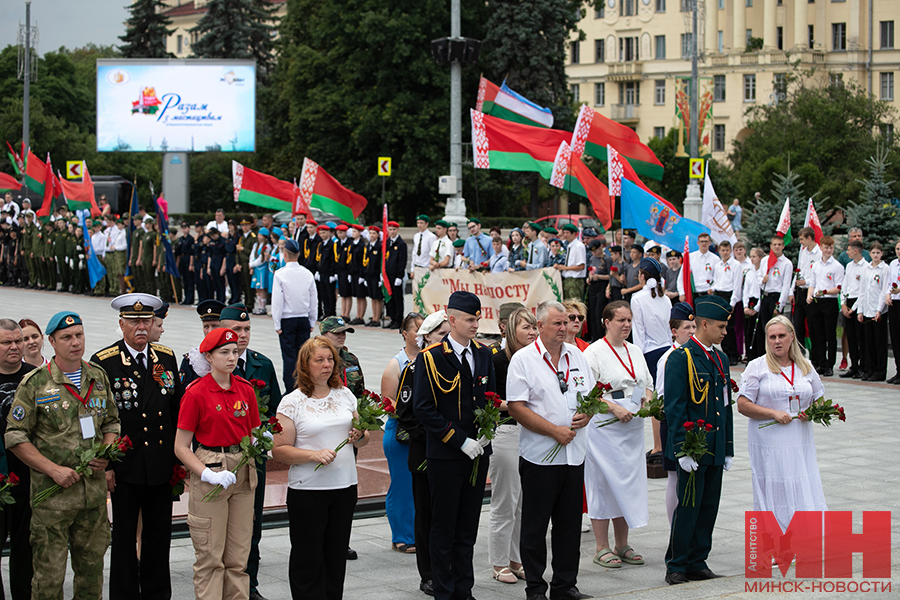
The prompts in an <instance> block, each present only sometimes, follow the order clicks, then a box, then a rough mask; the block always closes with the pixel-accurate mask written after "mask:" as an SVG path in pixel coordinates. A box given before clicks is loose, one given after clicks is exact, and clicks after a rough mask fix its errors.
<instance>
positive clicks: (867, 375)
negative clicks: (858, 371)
mask: <svg viewBox="0 0 900 600" xmlns="http://www.w3.org/2000/svg"><path fill="white" fill-rule="evenodd" d="M871 378H872V372H871V371H866V372H865V373H863V374H862V376H861V377H860V378H859V379H860V381H869V380H870V379H871Z"/></svg>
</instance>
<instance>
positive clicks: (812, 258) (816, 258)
mask: <svg viewBox="0 0 900 600" xmlns="http://www.w3.org/2000/svg"><path fill="white" fill-rule="evenodd" d="M817 262H822V249H821V248H819V245H818V244H816V245H815V246H813V249H812V250H807V249H806V246H804V245H802V244H801V245H800V254H799V255H798V256H797V268H798V269H800V275H799V277H797V279H802V280H803V281H805V282H806V283H804V284H803V285H800V284H797V287H798V288H808V287H809V278H810V277H812V272H813V267H814V266H815V265H816V263H817Z"/></svg>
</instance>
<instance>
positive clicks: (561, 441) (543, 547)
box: [506, 301, 595, 600]
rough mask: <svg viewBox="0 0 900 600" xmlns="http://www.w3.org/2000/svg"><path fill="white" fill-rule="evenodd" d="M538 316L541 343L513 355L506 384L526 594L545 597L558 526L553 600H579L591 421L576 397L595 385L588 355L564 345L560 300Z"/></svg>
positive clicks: (564, 322) (564, 319) (540, 309)
mask: <svg viewBox="0 0 900 600" xmlns="http://www.w3.org/2000/svg"><path fill="white" fill-rule="evenodd" d="M536 316H537V319H538V328H539V329H540V337H539V338H538V339H537V340H536V341H535V343H534V344H529V345H528V346H526V347H525V348H522V349H521V350H519V351H518V352H516V353H515V354H514V355H513V357H512V360H511V361H510V364H509V371H508V373H507V379H506V381H507V383H506V396H507V397H506V402H507V406H508V407H509V414H510V416H511V417H512V418H514V419H515V420H516V422H517V423H518V424H519V425H520V432H519V456H520V460H519V474H520V477H521V480H522V518H521V524H522V533H521V542H520V546H521V554H522V565H523V567H524V568H525V582H526V583H525V595H526V597H527V598H529V599H533V600H537V599H543V598H546V593H547V589H548V585H547V582H546V581H544V571H545V570H546V567H547V564H546V563H547V527H548V525H549V524H550V522H551V520H552V523H553V527H552V529H551V532H550V535H551V539H552V542H551V543H552V545H553V562H552V566H553V580H552V581H551V584H552V585H553V589H551V590H550V598H552V599H553V600H579V599H581V598H586V597H588V596H585V595H584V594H582V593H581V592H579V591H578V588H577V587H576V583H577V578H578V564H579V561H580V558H581V548H580V546H581V503H582V488H583V485H584V456H585V453H586V451H587V431H585V430H584V429H583V428H584V426H585V425H587V424H588V422H589V421H590V416H588V415H585V414H579V413H576V412H575V409H576V407H577V406H578V399H577V395H578V393H579V392H580V393H582V394H587V393H588V392H589V391H590V390H591V389H592V388H593V387H594V385H595V382H594V376H593V374H592V373H591V368H590V366H589V365H588V362H587V360H586V359H585V358H584V355H583V354H582V353H581V352H579V351H578V349H577V348H576V347H575V346H572V345H570V344H566V343H565V340H566V327H567V316H566V309H565V307H564V306H563V305H562V304H560V303H559V302H553V301H547V302H542V303H541V304H540V305H539V306H538V308H537V315H536ZM557 446H559V448H558V449H557ZM548 456H550V457H551V458H549V459H548Z"/></svg>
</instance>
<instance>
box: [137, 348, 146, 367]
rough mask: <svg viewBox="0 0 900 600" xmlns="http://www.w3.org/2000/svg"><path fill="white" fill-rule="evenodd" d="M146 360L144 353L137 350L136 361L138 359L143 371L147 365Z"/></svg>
mask: <svg viewBox="0 0 900 600" xmlns="http://www.w3.org/2000/svg"><path fill="white" fill-rule="evenodd" d="M146 360H147V357H146V356H144V353H143V352H139V353H138V355H137V361H138V364H139V365H140V366H141V369H143V370H145V371H146V370H147V365H146V364H145V361H146Z"/></svg>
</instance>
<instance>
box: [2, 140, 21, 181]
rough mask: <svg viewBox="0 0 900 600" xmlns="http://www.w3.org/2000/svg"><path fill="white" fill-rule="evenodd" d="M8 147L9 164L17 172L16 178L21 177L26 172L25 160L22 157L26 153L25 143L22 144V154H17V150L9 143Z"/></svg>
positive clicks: (7, 143)
mask: <svg viewBox="0 0 900 600" xmlns="http://www.w3.org/2000/svg"><path fill="white" fill-rule="evenodd" d="M6 147H7V148H9V152H7V153H6V154H7V156H9V162H10V164H12V166H13V169H14V170H15V172H16V177H21V176H22V173H23V172H25V159H24V157H23V156H22V155H23V154H24V153H25V142H22V151H21V152H16V149H15V148H13V147H12V145H10V143H9V142H6Z"/></svg>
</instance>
